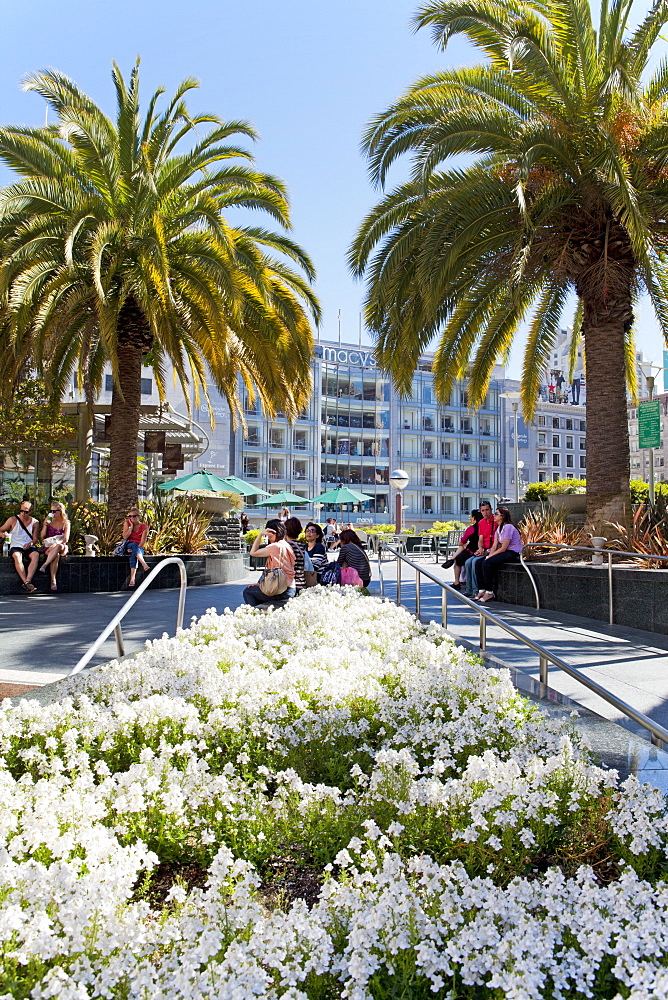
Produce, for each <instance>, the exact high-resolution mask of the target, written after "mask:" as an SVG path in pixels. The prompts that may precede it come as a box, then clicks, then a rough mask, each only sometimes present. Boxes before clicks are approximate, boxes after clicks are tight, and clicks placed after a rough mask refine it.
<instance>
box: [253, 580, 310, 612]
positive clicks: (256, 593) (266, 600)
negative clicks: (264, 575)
mask: <svg viewBox="0 0 668 1000" xmlns="http://www.w3.org/2000/svg"><path fill="white" fill-rule="evenodd" d="M296 593H297V589H296V587H288V589H287V590H284V591H283V593H282V594H277V595H276V596H275V597H267V595H266V594H263V593H262V591H261V590H260V586H259V584H257V583H251V584H249V585H248V587H244V604H249V605H250V606H251V608H257V607H259V606H260V605H262V604H264V605H267V606H271V607H272V608H282V607H283V605H284V604H287V603H288V601H289V600H290V598H291V597H294V596H295V594H296Z"/></svg>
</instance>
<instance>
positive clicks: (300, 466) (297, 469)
mask: <svg viewBox="0 0 668 1000" xmlns="http://www.w3.org/2000/svg"><path fill="white" fill-rule="evenodd" d="M292 477H293V479H306V478H307V464H306V462H305V461H304V459H301V458H300V459H296V460H295V461H294V462H293V463H292Z"/></svg>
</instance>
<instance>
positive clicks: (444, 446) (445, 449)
mask: <svg viewBox="0 0 668 1000" xmlns="http://www.w3.org/2000/svg"><path fill="white" fill-rule="evenodd" d="M450 457H451V447H450V442H449V441H441V458H450Z"/></svg>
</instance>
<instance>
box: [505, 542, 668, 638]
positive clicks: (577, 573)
mask: <svg viewBox="0 0 668 1000" xmlns="http://www.w3.org/2000/svg"><path fill="white" fill-rule="evenodd" d="M529 569H530V570H531V574H532V576H533V578H534V580H535V581H536V586H537V587H538V593H539V595H540V606H541V608H546V609H548V610H550V611H561V612H565V613H566V614H569V615H577V616H579V617H580V618H593V619H594V620H595V621H601V622H606V623H607V622H608V620H609V617H608V567H607V560H606V564H605V565H604V566H592V565H563V564H558V563H540V562H532V563H529ZM666 593H668V569H639V568H636V567H634V566H630V565H623V566H613V569H612V596H613V613H614V623H615V625H626V626H628V627H629V628H639V629H644V630H645V631H647V632H658V633H660V634H661V635H668V601H666ZM497 598H498V599H499V601H503V602H505V603H507V604H519V605H523V606H524V607H526V608H528V609H531V608H535V607H536V597H535V594H534V591H533V587H532V586H531V581H530V579H529V577H528V575H527V572H526V570H524V569H523V568H522V566H520V565H519V564H517V563H513V564H506V565H504V566H502V567H501V570H500V573H499V586H498V589H497Z"/></svg>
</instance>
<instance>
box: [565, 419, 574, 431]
mask: <svg viewBox="0 0 668 1000" xmlns="http://www.w3.org/2000/svg"><path fill="white" fill-rule="evenodd" d="M566 430H567V431H572V430H573V421H572V420H570V419H569V418H568V417H566Z"/></svg>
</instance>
